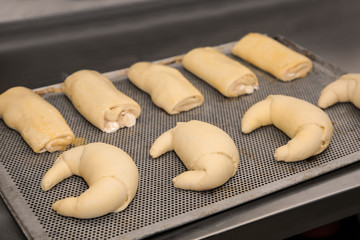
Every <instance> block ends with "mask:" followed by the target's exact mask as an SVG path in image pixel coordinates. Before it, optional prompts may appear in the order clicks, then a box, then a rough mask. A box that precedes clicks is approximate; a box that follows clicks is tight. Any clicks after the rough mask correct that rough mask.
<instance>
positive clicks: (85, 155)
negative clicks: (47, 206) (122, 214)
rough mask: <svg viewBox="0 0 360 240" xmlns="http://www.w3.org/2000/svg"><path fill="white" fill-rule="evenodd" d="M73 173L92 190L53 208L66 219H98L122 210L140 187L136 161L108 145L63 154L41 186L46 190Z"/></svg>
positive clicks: (55, 204) (77, 148) (81, 147)
mask: <svg viewBox="0 0 360 240" xmlns="http://www.w3.org/2000/svg"><path fill="white" fill-rule="evenodd" d="M74 174H75V175H78V176H81V177H83V178H84V180H85V181H86V183H87V184H88V185H89V189H87V190H86V191H85V192H83V193H82V194H81V195H80V196H78V197H68V198H64V199H61V200H58V201H56V202H55V203H54V204H53V205H52V208H53V209H54V210H55V211H56V212H57V213H59V214H61V215H64V216H69V217H76V218H95V217H99V216H102V215H105V214H108V213H110V212H119V211H122V210H124V209H125V208H126V207H127V206H128V205H129V204H130V202H131V201H132V199H133V198H134V196H135V194H136V191H137V187H138V180H139V173H138V169H137V167H136V165H135V163H134V161H133V160H132V159H131V157H130V156H129V155H128V154H127V153H125V152H124V151H123V150H121V149H119V148H117V147H115V146H112V145H109V144H105V143H100V142H98V143H90V144H87V145H84V146H79V147H75V148H72V149H71V150H68V151H66V152H64V153H62V154H61V155H60V156H59V157H58V158H57V159H56V161H55V163H54V165H53V166H52V167H51V168H50V169H49V170H48V171H47V172H46V174H45V176H44V177H43V179H42V182H41V187H42V189H43V190H44V191H47V190H49V189H51V188H52V187H53V186H55V185H56V184H57V183H59V182H61V181H62V180H64V179H65V178H67V177H70V176H72V175H74Z"/></svg>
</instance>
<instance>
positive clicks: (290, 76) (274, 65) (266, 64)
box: [232, 33, 312, 81]
mask: <svg viewBox="0 0 360 240" xmlns="http://www.w3.org/2000/svg"><path fill="white" fill-rule="evenodd" d="M232 52H233V54H234V55H236V56H238V57H240V58H242V59H244V60H246V61H248V62H250V63H252V64H254V65H255V66H257V67H259V68H261V69H262V70H264V71H266V72H269V73H270V74H272V75H273V76H275V77H276V78H278V79H280V80H282V81H291V80H294V79H296V78H301V77H305V76H306V75H307V74H308V73H309V72H310V70H311V69H312V62H311V60H310V59H309V58H307V57H305V56H304V55H301V54H300V53H298V52H295V51H294V50H292V49H290V48H288V47H286V46H285V45H283V44H281V43H279V42H278V41H276V40H274V39H272V38H270V37H268V36H265V35H263V34H259V33H249V34H247V35H246V36H244V37H243V38H241V39H240V40H239V41H238V42H237V44H236V45H235V46H234V48H233V50H232Z"/></svg>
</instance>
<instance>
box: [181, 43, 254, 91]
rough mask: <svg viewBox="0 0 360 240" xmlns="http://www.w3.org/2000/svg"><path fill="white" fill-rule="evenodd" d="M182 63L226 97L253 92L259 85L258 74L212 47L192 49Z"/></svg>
mask: <svg viewBox="0 0 360 240" xmlns="http://www.w3.org/2000/svg"><path fill="white" fill-rule="evenodd" d="M182 63H183V65H184V67H185V68H186V69H187V70H189V71H190V72H192V73H193V74H195V75H196V76H198V77H199V78H201V79H202V80H204V81H205V82H207V83H208V84H210V85H211V86H212V87H214V88H215V89H217V90H218V91H219V92H220V93H222V94H223V95H224V96H226V97H237V96H240V95H244V94H251V93H253V92H254V90H255V89H258V86H259V83H258V79H257V77H256V75H255V74H254V73H253V72H252V71H251V70H250V69H249V68H247V67H245V66H244V65H242V64H241V63H239V62H237V61H235V60H233V59H231V58H230V57H228V56H226V55H225V54H223V53H221V52H219V51H217V50H215V49H214V48H211V47H203V48H195V49H193V50H191V51H190V52H188V53H187V54H186V55H185V56H184V58H183V60H182Z"/></svg>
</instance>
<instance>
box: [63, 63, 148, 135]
mask: <svg viewBox="0 0 360 240" xmlns="http://www.w3.org/2000/svg"><path fill="white" fill-rule="evenodd" d="M65 94H66V96H68V98H69V99H70V100H71V102H72V103H73V105H74V106H75V108H76V109H77V110H78V111H79V112H80V113H81V114H82V115H83V116H84V117H85V118H86V119H87V120H88V121H89V122H91V123H92V124H93V125H94V126H96V127H97V128H99V129H100V130H102V131H104V132H107V133H111V132H115V131H116V130H118V129H119V128H123V127H131V126H134V125H135V123H136V118H137V117H139V115H140V113H141V108H140V106H139V104H137V103H136V102H135V101H134V100H133V99H131V98H130V97H128V96H126V95H125V94H123V93H122V92H120V91H119V90H118V89H117V88H116V87H115V86H114V84H113V83H112V82H111V81H110V80H109V79H107V78H106V77H104V76H103V75H101V74H100V73H98V72H96V71H91V70H81V71H78V72H75V73H73V74H72V75H70V76H69V77H68V78H66V80H65Z"/></svg>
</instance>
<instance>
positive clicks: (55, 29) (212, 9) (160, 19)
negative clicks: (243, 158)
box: [0, 0, 360, 239]
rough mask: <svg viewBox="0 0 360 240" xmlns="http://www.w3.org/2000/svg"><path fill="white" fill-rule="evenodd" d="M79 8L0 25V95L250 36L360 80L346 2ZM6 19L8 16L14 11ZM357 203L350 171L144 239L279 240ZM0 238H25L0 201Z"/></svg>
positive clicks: (356, 167) (352, 8) (356, 38)
mask: <svg viewBox="0 0 360 240" xmlns="http://www.w3.org/2000/svg"><path fill="white" fill-rule="evenodd" d="M4 2H5V1H2V2H1V4H2V5H3V3H4ZM20 2H21V1H19V2H18V3H19V4H20ZM65 2H66V4H67V5H66V4H65ZM82 2H83V3H84V5H83V7H82V8H77V9H76V11H75V10H74V11H66V9H67V8H68V9H69V8H70V7H71V4H79V2H78V1H73V2H71V1H70V2H69V1H64V4H65V5H64V6H63V7H62V8H60V9H58V10H57V11H56V10H55V12H50V13H49V14H45V13H46V12H45V13H44V14H41V15H40V14H30V13H31V11H34V8H32V7H31V5H29V6H28V9H25V10H24V9H22V11H25V12H26V11H28V12H27V13H28V15H27V17H26V18H16V19H10V17H8V19H3V20H1V21H2V22H1V24H0V76H1V82H0V92H3V91H5V90H6V89H7V88H9V87H12V86H17V85H24V86H27V87H30V88H37V87H42V86H47V85H51V84H55V83H59V82H61V81H63V79H64V76H66V75H67V74H69V73H72V72H74V71H76V70H78V69H82V68H88V69H95V70H98V71H100V72H108V71H113V70H115V69H121V68H125V67H128V66H130V65H131V64H132V63H134V62H136V61H139V60H149V61H152V60H157V59H162V58H166V57H170V56H174V55H178V54H182V53H185V52H187V51H188V50H190V49H192V48H194V47H199V46H205V45H218V44H221V43H225V42H230V41H234V40H237V39H239V38H240V37H241V36H243V35H244V34H246V33H248V32H251V31H253V32H263V33H268V34H272V35H275V34H281V35H283V36H285V37H286V38H288V39H290V40H292V41H294V42H297V43H298V44H300V45H302V46H303V47H305V48H307V49H309V50H310V51H312V52H314V53H316V54H317V55H319V56H321V57H322V58H323V59H324V60H326V61H328V62H330V63H332V64H334V65H336V66H339V67H341V68H342V69H344V70H346V71H348V72H360V70H359V69H360V61H359V58H360V44H359V42H360V28H359V27H358V24H359V23H360V15H359V14H358V13H359V10H360V2H359V1H356V0H344V1H340V0H337V1H336V0H313V1H310V0H301V1H295V0H293V1H280V0H271V1H264V0H258V1H231V0H225V1H200V0H194V1H186V0H185V1H180V0H175V1H149V0H148V1H139V2H136V3H132V4H124V1H119V2H115V1H114V2H112V3H111V5H108V6H101V7H100V6H99V5H97V4H96V3H95V2H94V1H82ZM86 2H88V3H86ZM86 4H89V5H86ZM99 4H100V3H99ZM34 6H36V7H37V9H36V11H39V9H38V7H39V5H34ZM86 6H88V7H86ZM44 9H46V8H44ZM8 11H9V16H10V15H11V14H10V12H12V11H13V13H12V14H16V13H17V12H16V7H14V8H13V9H11V8H10V7H9V8H8ZM44 11H46V10H44ZM23 14H24V13H23ZM10 20H11V21H10ZM14 20H16V21H14ZM359 200H360V163H356V164H352V165H350V166H347V167H344V168H342V169H340V170H336V171H334V172H331V173H329V174H326V175H324V176H320V177H317V178H315V179H312V180H309V181H307V182H304V183H301V184H298V185H296V186H293V187H291V188H288V189H285V190H282V191H279V192H276V193H274V194H271V195H268V196H266V197H263V198H260V199H258V200H255V201H252V202H249V203H246V204H244V205H241V206H238V207H235V208H233V209H230V210H227V211H225V212H222V213H219V214H215V215H213V216H210V217H207V218H205V219H202V220H199V221H196V222H194V223H191V224H188V225H185V226H182V227H179V228H176V229H173V230H171V231H168V232H164V233H160V234H158V235H156V236H154V237H152V238H154V239H168V238H170V237H171V238H174V239H191V238H203V237H209V238H210V239H217V238H219V239H220V238H225V237H228V238H230V237H232V238H234V236H241V238H242V239H281V238H286V237H290V236H293V235H295V234H298V233H300V232H303V231H306V230H309V229H311V228H314V227H317V226H320V225H323V224H326V223H329V222H331V221H334V220H338V219H341V218H344V217H347V216H350V215H353V214H356V213H359V212H360V201H359ZM0 232H1V235H0V238H4V239H23V238H25V237H24V235H23V234H22V233H21V230H20V229H19V227H18V225H17V223H16V222H15V221H14V219H13V218H12V216H11V215H10V214H9V210H8V209H7V208H6V206H5V205H4V203H3V202H1V204H0Z"/></svg>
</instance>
